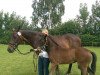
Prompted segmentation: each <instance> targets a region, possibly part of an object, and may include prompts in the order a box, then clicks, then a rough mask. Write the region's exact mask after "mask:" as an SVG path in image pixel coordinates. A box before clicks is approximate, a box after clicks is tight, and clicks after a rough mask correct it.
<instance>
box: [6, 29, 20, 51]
mask: <svg viewBox="0 0 100 75" xmlns="http://www.w3.org/2000/svg"><path fill="white" fill-rule="evenodd" d="M21 42H22V39H21V38H20V37H19V34H18V32H17V31H14V32H13V33H12V38H11V41H10V42H9V44H8V48H7V50H8V52H9V53H13V52H14V50H15V49H16V48H17V46H18V45H19V44H20V43H21Z"/></svg>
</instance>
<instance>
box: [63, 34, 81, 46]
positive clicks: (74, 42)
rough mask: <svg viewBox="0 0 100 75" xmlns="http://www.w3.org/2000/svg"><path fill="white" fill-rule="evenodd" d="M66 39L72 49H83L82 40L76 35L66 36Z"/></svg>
mask: <svg viewBox="0 0 100 75" xmlns="http://www.w3.org/2000/svg"><path fill="white" fill-rule="evenodd" d="M64 37H65V39H67V40H68V41H69V44H70V46H71V47H81V39H80V38H79V37H78V36H77V35H74V34H65V35H64Z"/></svg>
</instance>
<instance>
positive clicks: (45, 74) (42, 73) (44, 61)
mask: <svg viewBox="0 0 100 75" xmlns="http://www.w3.org/2000/svg"><path fill="white" fill-rule="evenodd" d="M49 63H50V61H49V58H44V57H40V56H39V58H38V75H49Z"/></svg>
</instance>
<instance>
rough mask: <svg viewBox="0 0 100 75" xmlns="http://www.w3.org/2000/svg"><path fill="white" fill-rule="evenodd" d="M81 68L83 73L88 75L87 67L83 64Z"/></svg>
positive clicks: (82, 74)
mask: <svg viewBox="0 0 100 75" xmlns="http://www.w3.org/2000/svg"><path fill="white" fill-rule="evenodd" d="M80 69H81V75H88V71H87V67H85V66H81V67H80Z"/></svg>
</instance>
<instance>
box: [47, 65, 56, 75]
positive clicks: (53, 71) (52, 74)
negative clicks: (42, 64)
mask: <svg viewBox="0 0 100 75" xmlns="http://www.w3.org/2000/svg"><path fill="white" fill-rule="evenodd" d="M56 67H57V65H56V64H54V63H51V69H50V73H49V75H54V73H55V69H56Z"/></svg>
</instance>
